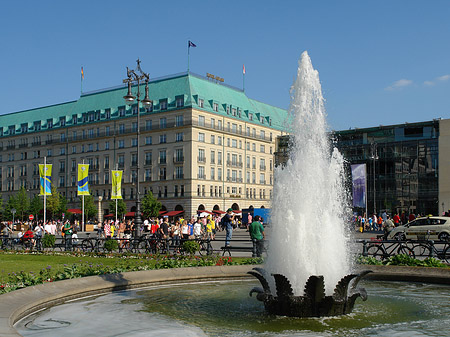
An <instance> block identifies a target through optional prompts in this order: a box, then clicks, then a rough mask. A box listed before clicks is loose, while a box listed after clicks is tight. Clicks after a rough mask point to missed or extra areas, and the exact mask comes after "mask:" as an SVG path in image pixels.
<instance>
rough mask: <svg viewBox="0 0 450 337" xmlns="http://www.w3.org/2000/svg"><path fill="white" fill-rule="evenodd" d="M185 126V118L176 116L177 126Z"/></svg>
mask: <svg viewBox="0 0 450 337" xmlns="http://www.w3.org/2000/svg"><path fill="white" fill-rule="evenodd" d="M183 125H184V117H183V115H180V116H175V126H177V127H178V126H183Z"/></svg>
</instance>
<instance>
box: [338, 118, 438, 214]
mask: <svg viewBox="0 0 450 337" xmlns="http://www.w3.org/2000/svg"><path fill="white" fill-rule="evenodd" d="M334 136H335V139H336V141H337V142H336V145H337V147H338V148H339V150H340V151H341V153H342V154H343V155H344V157H345V158H346V160H347V163H348V165H351V164H361V163H365V164H366V167H367V203H368V212H369V214H372V213H373V212H374V211H376V212H377V213H380V212H382V211H384V210H387V211H388V212H390V213H394V212H397V213H399V214H402V213H403V212H405V213H406V214H408V213H410V212H413V213H415V214H421V215H425V214H438V208H439V205H438V195H439V189H438V175H439V170H438V156H439V151H438V138H439V121H431V122H423V123H414V124H402V125H394V126H380V127H376V128H369V129H352V130H346V131H338V132H335V133H334ZM348 172H350V170H348Z"/></svg>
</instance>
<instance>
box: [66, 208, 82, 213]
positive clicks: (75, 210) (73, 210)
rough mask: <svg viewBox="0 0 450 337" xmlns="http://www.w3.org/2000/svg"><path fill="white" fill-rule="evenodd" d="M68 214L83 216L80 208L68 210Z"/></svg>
mask: <svg viewBox="0 0 450 337" xmlns="http://www.w3.org/2000/svg"><path fill="white" fill-rule="evenodd" d="M67 212H69V213H73V214H81V213H82V212H81V209H79V208H69V209H68V210H67Z"/></svg>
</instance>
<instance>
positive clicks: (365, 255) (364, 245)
mask: <svg viewBox="0 0 450 337" xmlns="http://www.w3.org/2000/svg"><path fill="white" fill-rule="evenodd" d="M362 244H363V251H362V256H364V257H367V256H369V253H368V252H367V241H366V240H363V241H362Z"/></svg>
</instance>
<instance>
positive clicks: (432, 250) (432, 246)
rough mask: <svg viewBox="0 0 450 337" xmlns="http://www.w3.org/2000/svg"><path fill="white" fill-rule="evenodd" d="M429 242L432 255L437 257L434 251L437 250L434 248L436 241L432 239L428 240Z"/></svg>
mask: <svg viewBox="0 0 450 337" xmlns="http://www.w3.org/2000/svg"><path fill="white" fill-rule="evenodd" d="M428 243H429V245H430V252H431V254H430V257H436V255H435V253H434V252H435V250H434V241H433V240H430V241H428Z"/></svg>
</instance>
